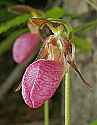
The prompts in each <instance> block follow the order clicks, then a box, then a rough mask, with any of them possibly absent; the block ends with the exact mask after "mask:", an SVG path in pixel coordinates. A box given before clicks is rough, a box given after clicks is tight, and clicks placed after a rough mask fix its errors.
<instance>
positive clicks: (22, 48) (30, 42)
mask: <svg viewBox="0 0 97 125" xmlns="http://www.w3.org/2000/svg"><path fill="white" fill-rule="evenodd" d="M39 40H40V37H39V34H38V33H36V32H35V33H34V32H33V33H25V34H23V35H21V36H20V37H18V38H17V39H16V41H15V43H14V45H13V52H12V54H13V59H14V61H15V62H16V63H24V62H25V61H26V60H27V59H28V58H29V57H30V56H31V55H32V53H33V51H34V49H35V48H36V46H37V44H38V43H39Z"/></svg>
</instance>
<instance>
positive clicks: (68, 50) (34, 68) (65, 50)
mask: <svg viewBox="0 0 97 125" xmlns="http://www.w3.org/2000/svg"><path fill="white" fill-rule="evenodd" d="M34 21H36V23H37V24H39V25H41V27H40V29H41V30H42V28H43V27H45V24H46V27H49V28H52V29H53V30H52V32H53V34H51V35H50V36H48V37H47V39H46V40H45V42H44V43H43V44H44V46H43V49H42V50H41V51H40V53H39V59H38V60H36V61H35V62H33V63H32V64H30V65H29V66H28V67H27V69H26V71H25V73H24V75H23V78H22V96H23V99H24V101H25V103H26V104H27V105H28V106H29V107H31V108H38V107H40V106H41V105H42V104H43V103H44V102H45V101H46V100H49V99H50V98H51V97H52V96H53V95H54V93H55V91H56V90H57V88H58V87H59V85H60V82H61V80H62V77H63V76H64V74H65V73H66V72H67V71H68V69H69V66H71V67H73V68H74V69H75V71H76V72H77V73H78V74H79V76H80V77H81V79H82V80H83V82H84V83H85V84H87V85H88V83H87V82H86V81H85V80H84V78H83V77H82V75H81V73H80V71H79V70H78V68H77V66H76V63H75V60H74V59H75V58H74V57H75V56H74V54H75V47H74V44H73V43H72V42H71V41H70V40H69V39H67V38H66V37H65V35H64V32H63V31H64V27H63V25H61V24H57V25H56V22H54V24H53V23H51V24H50V22H48V24H49V25H47V20H46V21H44V20H43V21H42V20H40V19H37V20H36V19H34ZM42 23H43V25H42ZM54 26H55V27H54ZM56 28H57V29H58V32H57V30H56ZM62 28H63V29H62Z"/></svg>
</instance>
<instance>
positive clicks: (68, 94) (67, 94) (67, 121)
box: [65, 72, 71, 125]
mask: <svg viewBox="0 0 97 125" xmlns="http://www.w3.org/2000/svg"><path fill="white" fill-rule="evenodd" d="M70 124H71V82H70V72H67V73H66V75H65V125H70Z"/></svg>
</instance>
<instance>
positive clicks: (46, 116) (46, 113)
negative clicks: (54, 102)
mask: <svg viewBox="0 0 97 125" xmlns="http://www.w3.org/2000/svg"><path fill="white" fill-rule="evenodd" d="M44 125H49V103H48V101H46V102H45V103H44Z"/></svg>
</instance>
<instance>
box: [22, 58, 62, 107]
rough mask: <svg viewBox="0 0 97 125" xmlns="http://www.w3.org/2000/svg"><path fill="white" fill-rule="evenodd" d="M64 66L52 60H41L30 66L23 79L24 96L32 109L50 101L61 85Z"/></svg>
mask: <svg viewBox="0 0 97 125" xmlns="http://www.w3.org/2000/svg"><path fill="white" fill-rule="evenodd" d="M63 72H64V66H63V65H62V64H59V63H57V62H55V61H52V60H44V59H39V60H37V61H35V62H33V63H32V64H30V65H29V66H28V67H27V69H26V71H25V73H24V75H23V79H22V96H23V99H24V101H25V103H26V104H27V105H28V106H29V107H31V108H38V107H40V106H42V104H43V103H44V102H45V101H46V100H49V99H50V98H51V97H52V96H53V95H54V93H55V91H56V89H57V88H58V87H59V85H60V81H61V80H62V76H63Z"/></svg>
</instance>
